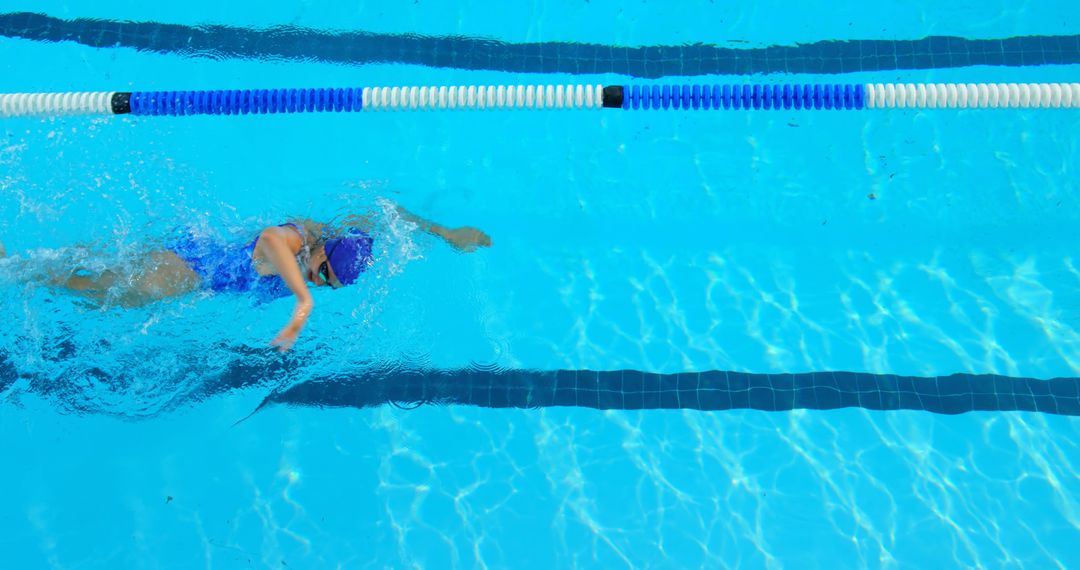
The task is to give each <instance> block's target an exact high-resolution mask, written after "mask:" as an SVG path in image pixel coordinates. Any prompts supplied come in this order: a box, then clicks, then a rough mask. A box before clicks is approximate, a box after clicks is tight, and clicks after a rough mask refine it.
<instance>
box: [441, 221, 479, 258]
mask: <svg viewBox="0 0 1080 570" xmlns="http://www.w3.org/2000/svg"><path fill="white" fill-rule="evenodd" d="M432 233H434V234H435V235H437V236H439V237H441V238H443V239H444V240H446V242H447V243H449V244H450V245H452V246H454V249H456V250H458V251H463V252H466V253H468V252H470V251H476V248H478V247H491V236H489V235H487V234H485V233H484V232H482V231H480V230H478V229H476V228H470V227H468V226H465V227H460V228H444V227H442V226H436V227H434V228H432Z"/></svg>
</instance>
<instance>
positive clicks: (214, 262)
mask: <svg viewBox="0 0 1080 570" xmlns="http://www.w3.org/2000/svg"><path fill="white" fill-rule="evenodd" d="M397 211H398V214H399V215H400V216H401V218H402V219H404V220H405V221H408V222H411V223H413V224H416V225H417V226H418V227H419V228H420V229H421V230H423V231H425V232H427V233H430V234H432V235H435V236H438V237H440V238H442V239H443V240H445V241H446V242H447V243H448V244H450V245H451V246H453V247H454V248H455V249H457V250H458V251H462V252H470V251H474V250H475V249H477V248H478V247H489V246H490V245H491V238H490V237H488V235H487V234H485V233H484V232H482V231H480V230H478V229H476V228H471V227H460V228H447V227H445V226H442V225H439V224H436V223H433V222H430V221H428V220H425V219H423V218H421V217H419V216H416V215H415V214H412V213H411V212H408V211H407V210H405V209H404V208H401V207H398V208H397ZM344 225H345V226H346V227H345V230H344V231H341V232H337V233H331V228H330V226H329V225H327V224H322V223H318V222H313V221H311V220H295V221H291V222H288V223H285V224H281V225H279V226H273V227H269V228H266V229H264V230H262V231H261V232H260V233H259V235H258V236H257V237H256V238H255V239H253V240H251V241H248V242H244V243H232V244H230V243H223V242H220V241H218V240H215V239H212V238H206V237H199V236H196V235H193V234H191V233H190V232H189V233H186V234H184V235H182V236H180V237H179V238H177V239H174V240H172V241H169V242H166V243H165V244H164V245H162V246H160V247H156V248H154V249H151V250H150V251H147V252H146V253H145V254H144V255H142V256H141V258H140V259H138V260H137V261H136V263H134V264H133V266H132V268H123V269H120V268H110V269H105V270H102V271H90V270H87V269H85V268H81V267H73V268H65V269H64V270H61V271H56V270H53V271H49V272H48V275H46V276H45V278H44V279H42V280H41V282H44V283H45V284H47V285H48V286H50V287H54V288H57V289H61V290H64V291H67V292H72V293H75V294H78V295H80V296H83V297H85V298H88V299H90V300H92V301H95V302H98V303H103V302H105V301H106V300H107V299H108V300H113V301H115V302H116V303H118V304H119V305H121V306H123V307H137V306H142V305H146V304H149V303H153V302H155V301H160V300H162V299H168V298H172V297H178V296H182V295H186V294H188V293H192V292H195V291H212V292H215V293H244V294H250V295H254V296H255V297H256V299H258V300H260V301H267V300H272V299H276V298H279V297H286V296H288V295H290V294H292V295H294V296H295V297H296V306H295V308H294V309H293V313H292V318H290V319H289V322H288V324H286V325H285V327H283V328H282V329H281V331H280V332H278V334H277V336H276V337H275V338H274V340H273V343H272V344H273V345H274V346H276V347H277V348H278V350H281V351H282V352H284V351H287V350H289V348H291V347H292V345H293V343H295V342H296V339H297V337H298V336H299V335H300V331H301V330H302V329H303V328H304V325H305V324H306V323H307V320H308V318H309V317H310V316H311V311H312V309H313V308H314V305H315V303H314V301H313V300H312V297H311V291H309V290H308V286H307V283H311V284H312V285H314V286H315V287H330V288H332V289H339V288H341V287H345V286H347V285H351V284H353V283H355V282H356V280H357V279H358V278H359V277H360V274H361V273H363V272H364V271H365V270H366V269H367V268H368V267H369V266H370V265H371V263H372V255H371V247H372V243H373V238H372V237H371V234H370V233H369V229H370V226H371V223H370V221H369V220H367V219H366V218H363V217H358V216H350V217H349V218H347V219H346V222H345V224H344ZM5 255H6V252H5V251H4V245H3V243H0V258H3V257H4V256H5ZM19 273H24V272H19ZM27 274H28V272H27Z"/></svg>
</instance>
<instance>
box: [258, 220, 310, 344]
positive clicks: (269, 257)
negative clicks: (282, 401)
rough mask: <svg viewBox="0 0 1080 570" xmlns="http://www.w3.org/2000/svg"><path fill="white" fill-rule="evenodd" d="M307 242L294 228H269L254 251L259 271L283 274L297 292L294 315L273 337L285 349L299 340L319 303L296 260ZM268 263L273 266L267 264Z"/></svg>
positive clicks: (263, 233) (287, 282) (267, 273)
mask: <svg viewBox="0 0 1080 570" xmlns="http://www.w3.org/2000/svg"><path fill="white" fill-rule="evenodd" d="M303 245H304V244H303V242H302V241H301V239H300V236H299V235H298V234H297V233H296V232H294V231H292V230H289V229H287V228H284V227H272V228H266V229H265V230H263V231H262V233H261V234H259V241H258V243H256V244H255V251H254V252H253V254H252V258H253V259H254V260H255V268H256V270H258V272H259V274H261V275H272V274H277V275H280V276H281V279H282V280H283V281H285V285H287V286H288V287H289V290H290V291H292V293H293V295H296V308H295V309H293V314H292V318H290V319H289V323H288V324H287V325H285V327H284V328H282V329H281V331H280V332H278V334H277V336H276V337H275V338H274V341H273V344H274V345H275V346H277V347H278V349H279V350H281V351H286V350H289V348H291V347H292V345H293V343H294V342H296V337H298V336H299V335H300V331H301V330H303V328H304V325H305V324H306V323H307V320H308V317H310V316H311V310H312V308H314V306H315V301H314V300H313V299H312V298H311V291H308V288H307V284H306V283H304V276H303V275H302V274H301V272H300V266H299V265H298V264H297V263H296V254H297V253H298V252H299V251H300V248H301V247H303ZM266 264H269V265H270V267H266Z"/></svg>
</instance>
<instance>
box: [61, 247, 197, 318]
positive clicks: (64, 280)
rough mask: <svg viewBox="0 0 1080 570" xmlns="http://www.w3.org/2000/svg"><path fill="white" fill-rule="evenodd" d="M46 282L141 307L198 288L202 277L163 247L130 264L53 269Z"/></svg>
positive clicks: (98, 299)
mask: <svg viewBox="0 0 1080 570" xmlns="http://www.w3.org/2000/svg"><path fill="white" fill-rule="evenodd" d="M45 283H46V284H47V285H49V286H50V287H53V288H55V289H62V290H65V291H68V292H70V293H75V294H77V295H79V296H81V297H85V298H87V299H90V300H91V301H94V302H96V303H104V302H105V301H107V300H110V299H111V300H113V301H115V302H116V303H117V304H119V305H120V306H122V307H139V306H143V305H147V304H149V303H153V302H155V301H160V300H162V299H168V298H170V297H178V296H181V295H185V294H187V293H191V292H192V291H195V290H197V289H198V288H199V276H198V275H197V274H196V273H195V272H194V271H193V270H192V269H191V267H189V266H188V264H187V263H185V262H184V260H183V259H180V257H178V256H177V255H176V254H175V253H173V252H171V251H164V250H161V251H152V252H150V253H148V254H147V255H145V256H144V257H142V258H141V259H139V260H138V261H136V262H135V263H132V264H131V266H130V267H124V268H109V269H106V270H104V271H100V272H96V273H94V272H88V271H83V270H79V269H75V270H68V271H55V270H54V271H51V272H50V273H49V274H48V275H47V277H46V279H45Z"/></svg>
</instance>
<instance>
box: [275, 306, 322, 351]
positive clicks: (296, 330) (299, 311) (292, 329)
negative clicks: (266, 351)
mask: <svg viewBox="0 0 1080 570" xmlns="http://www.w3.org/2000/svg"><path fill="white" fill-rule="evenodd" d="M314 306H315V302H314V301H312V300H311V297H310V296H309V297H308V298H307V299H301V300H298V301H297V302H296V309H295V310H293V316H292V318H291V319H289V324H287V325H285V328H283V329H281V330H280V331H278V334H277V336H276V337H274V340H273V342H272V343H271V344H273V345H274V346H276V347H277V349H278V352H287V351H288V350H289V349H290V348H292V345H293V344H295V343H296V338H297V337H298V336H300V331H302V330H304V325H305V324H307V320H308V317H309V316H311V309H312V308H313V307H314Z"/></svg>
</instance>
